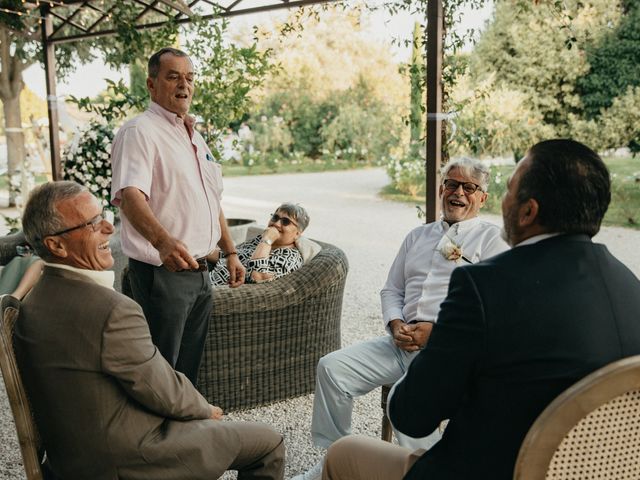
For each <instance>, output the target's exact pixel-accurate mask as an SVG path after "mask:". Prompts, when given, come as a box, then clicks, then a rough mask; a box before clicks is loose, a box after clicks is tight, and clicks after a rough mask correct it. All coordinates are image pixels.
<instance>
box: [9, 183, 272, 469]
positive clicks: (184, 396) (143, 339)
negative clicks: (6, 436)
mask: <svg viewBox="0 0 640 480" xmlns="http://www.w3.org/2000/svg"><path fill="white" fill-rule="evenodd" d="M22 225H23V228H24V233H25V235H26V237H27V239H28V241H29V243H30V244H31V245H32V246H33V247H34V249H35V250H36V252H37V254H38V255H39V256H40V257H41V258H42V259H43V260H44V261H45V262H46V265H45V268H44V271H43V274H42V278H41V279H40V281H39V282H38V284H37V285H36V286H35V288H34V289H33V291H32V292H31V294H30V295H29V296H27V298H26V300H25V301H24V302H23V304H22V306H21V308H20V315H19V318H18V322H17V325H16V333H15V343H16V354H17V357H18V363H19V366H20V369H21V373H22V378H23V379H24V382H25V387H26V390H27V393H28V395H29V398H30V400H31V406H32V407H33V410H34V413H35V419H36V423H37V425H38V428H39V430H40V434H41V436H42V440H43V442H44V446H45V448H46V451H47V457H48V459H49V464H50V467H51V470H52V471H53V473H54V474H56V476H59V477H61V478H64V479H74V480H97V479H100V480H102V479H109V480H111V479H113V480H116V479H120V480H123V479H154V480H160V479H185V480H187V479H188V480H194V479H207V480H211V479H215V478H218V477H219V476H221V475H222V474H223V473H224V471H225V470H227V469H230V470H238V471H239V474H238V478H239V479H254V478H255V479H258V478H260V479H281V478H283V473H284V445H283V441H282V437H281V435H280V434H278V433H277V432H275V431H274V430H273V429H272V428H270V427H269V426H266V425H262V424H257V423H247V422H231V421H224V420H221V417H222V410H221V409H220V408H219V407H215V406H213V405H210V404H209V403H207V401H206V400H205V399H204V397H202V395H200V393H198V391H197V390H196V389H195V388H194V387H193V385H192V384H191V382H190V381H189V380H188V379H187V378H186V377H185V376H184V375H183V374H182V373H179V372H176V371H175V370H174V369H173V368H172V367H171V366H170V365H169V364H168V363H167V361H166V360H165V359H164V358H163V357H162V355H161V354H160V353H159V352H158V350H157V348H156V347H155V346H154V345H153V344H152V343H151V336H150V335H149V327H148V326H147V322H146V321H145V318H144V315H143V313H142V309H141V308H140V307H139V306H138V304H137V303H135V302H134V301H133V300H131V299H129V298H127V297H126V296H124V295H121V294H120V293H117V292H116V291H114V290H113V287H112V283H113V272H111V271H106V269H108V268H110V267H111V266H112V265H113V258H112V256H111V251H110V249H109V237H110V236H111V234H112V233H113V231H114V228H113V226H112V225H111V224H110V223H109V222H107V221H106V220H105V219H104V216H103V215H102V209H101V207H100V204H99V203H98V201H97V199H96V198H95V197H94V196H93V195H91V193H89V192H88V191H87V190H86V189H85V188H84V187H82V186H80V185H78V184H76V183H73V182H54V183H48V184H45V185H42V186H40V187H38V188H37V189H36V190H34V191H33V193H32V195H31V197H30V198H29V202H28V203H27V205H26V207H25V210H24V215H23V219H22ZM224 367H225V366H224V365H221V366H220V368H224Z"/></svg>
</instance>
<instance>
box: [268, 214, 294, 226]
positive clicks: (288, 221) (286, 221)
mask: <svg viewBox="0 0 640 480" xmlns="http://www.w3.org/2000/svg"><path fill="white" fill-rule="evenodd" d="M271 221H272V222H273V223H278V222H280V223H282V226H283V227H288V226H289V225H290V224H293V225H295V226H296V227H297V226H298V224H297V223H296V222H294V221H293V220H291V219H290V218H289V217H281V216H280V215H278V214H277V213H272V214H271Z"/></svg>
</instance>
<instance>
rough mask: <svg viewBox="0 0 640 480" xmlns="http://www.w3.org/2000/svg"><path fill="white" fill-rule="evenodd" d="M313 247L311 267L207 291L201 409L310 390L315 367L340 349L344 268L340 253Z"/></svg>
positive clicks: (327, 247)
mask: <svg viewBox="0 0 640 480" xmlns="http://www.w3.org/2000/svg"><path fill="white" fill-rule="evenodd" d="M319 243H320V242H319ZM320 245H321V246H322V249H321V250H320V252H319V253H318V254H317V255H316V256H315V257H314V258H313V260H311V261H310V262H309V263H307V264H305V265H304V266H302V267H301V268H300V269H299V270H296V271H295V272H292V273H290V274H288V275H286V276H284V277H281V278H279V279H277V280H274V281H272V282H265V283H260V284H252V285H243V286H241V287H238V288H234V289H231V288H228V287H217V288H214V291H213V313H212V317H211V322H210V324H209V334H208V336H207V341H206V345H205V351H204V356H203V361H202V366H201V368H200V374H199V378H198V388H199V389H200V391H201V392H202V393H203V395H204V396H205V397H206V398H207V400H208V401H209V402H211V403H212V404H214V405H220V406H221V407H222V408H223V409H224V410H225V411H232V410H239V409H246V408H252V407H256V406H260V405H266V404H269V403H273V402H276V401H280V400H285V399H288V398H292V397H296V396H299V395H305V394H307V393H311V392H312V391H313V390H314V386H315V375H316V366H317V364H318V360H319V359H320V357H322V356H323V355H325V354H327V353H329V352H332V351H334V350H336V349H338V348H340V319H341V315H342V299H343V294H344V286H345V281H346V276H347V271H348V268H349V266H348V262H347V258H346V256H345V254H344V252H343V251H342V250H340V249H339V248H337V247H335V246H333V245H329V244H326V243H320Z"/></svg>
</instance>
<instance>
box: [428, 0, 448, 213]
mask: <svg viewBox="0 0 640 480" xmlns="http://www.w3.org/2000/svg"><path fill="white" fill-rule="evenodd" d="M443 32H444V11H443V9H442V0H429V4H428V5H427V145H426V149H427V152H426V153H427V156H426V162H427V164H426V166H425V168H426V173H427V180H426V182H427V185H426V197H427V198H426V203H427V204H426V210H425V213H426V221H427V223H430V222H434V221H435V220H436V218H437V217H438V214H439V213H440V206H439V205H438V185H439V183H440V182H439V179H438V176H439V172H440V163H441V162H442V53H443V48H442V43H443V39H442V34H443Z"/></svg>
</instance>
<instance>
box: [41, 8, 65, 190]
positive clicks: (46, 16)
mask: <svg viewBox="0 0 640 480" xmlns="http://www.w3.org/2000/svg"><path fill="white" fill-rule="evenodd" d="M40 14H41V16H42V18H43V20H42V44H43V52H44V75H45V83H46V87H47V111H48V114H49V149H50V151H51V176H52V177H53V179H54V180H60V179H61V178H62V167H61V161H60V160H61V158H60V126H59V123H58V95H57V94H56V57H55V51H54V46H53V44H51V43H48V42H47V38H49V36H50V35H51V33H52V32H53V20H52V18H51V12H49V7H48V6H46V5H45V4H43V5H42V6H41V7H40Z"/></svg>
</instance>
